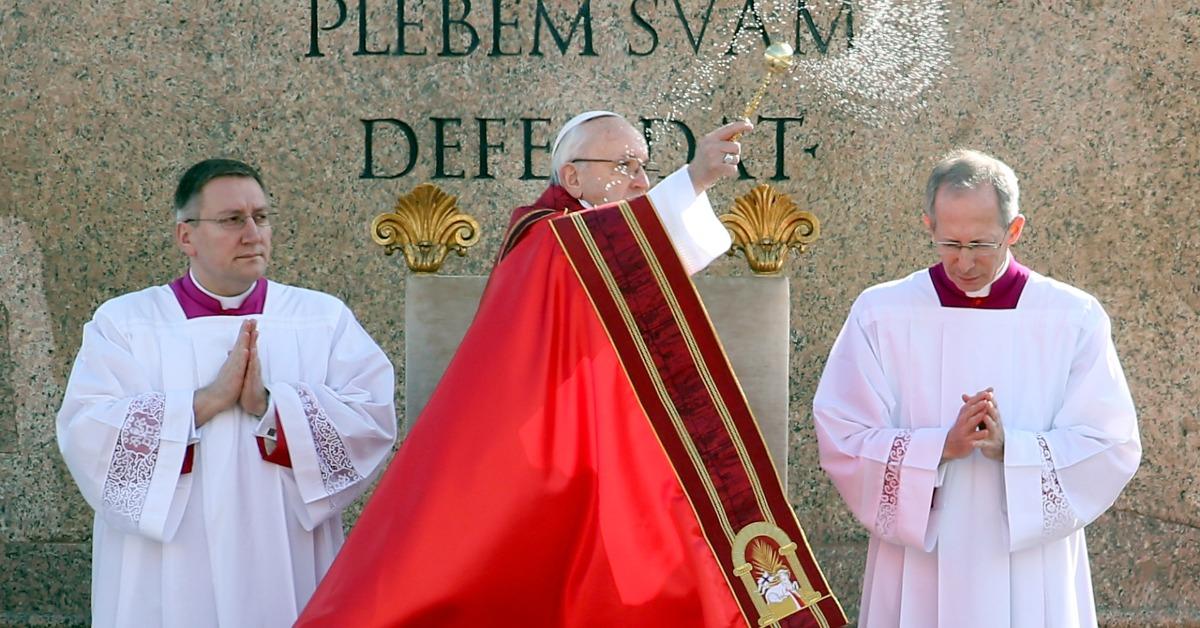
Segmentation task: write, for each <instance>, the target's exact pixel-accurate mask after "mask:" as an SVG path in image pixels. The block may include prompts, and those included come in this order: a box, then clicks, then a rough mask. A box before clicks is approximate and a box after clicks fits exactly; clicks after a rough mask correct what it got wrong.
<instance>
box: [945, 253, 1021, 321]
mask: <svg viewBox="0 0 1200 628" xmlns="http://www.w3.org/2000/svg"><path fill="white" fill-rule="evenodd" d="M929 278H930V279H932V280H933V289H934V290H936V291H937V295H938V300H939V301H941V303H942V307H966V308H973V309H979V310H1011V309H1014V308H1016V307H1017V302H1019V301H1020V300H1021V292H1022V291H1023V290H1024V289H1025V283H1026V282H1027V281H1029V269H1028V268H1025V267H1024V266H1022V265H1021V264H1019V263H1017V260H1016V258H1013V259H1012V260H1010V261H1009V264H1008V270H1006V271H1004V274H1003V275H1001V276H1000V278H999V279H997V280H996V281H995V282H993V283H992V290H991V292H990V293H988V296H986V297H969V296H967V293H965V292H963V291H962V290H959V289H958V286H956V285H954V282H953V281H951V280H950V276H949V275H947V274H946V269H945V268H943V267H942V265H941V264H940V263H939V264H938V265H936V266H933V267H931V268H930V269H929Z"/></svg>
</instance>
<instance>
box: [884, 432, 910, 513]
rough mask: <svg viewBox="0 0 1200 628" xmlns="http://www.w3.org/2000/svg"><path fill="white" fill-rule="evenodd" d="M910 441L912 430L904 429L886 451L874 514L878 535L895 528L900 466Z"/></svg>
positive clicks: (898, 499) (898, 501)
mask: <svg viewBox="0 0 1200 628" xmlns="http://www.w3.org/2000/svg"><path fill="white" fill-rule="evenodd" d="M910 442H912V432H910V431H908V430H905V431H903V432H901V433H900V435H899V436H897V437H896V438H895V439H893V440H892V450H891V451H890V452H889V453H888V461H887V467H886V468H885V469H884V471H883V492H882V493H881V494H880V496H879V510H878V512H877V513H876V515H875V530H876V531H878V533H879V535H880V536H883V537H889V536H892V532H893V530H895V528H896V514H897V510H899V504H900V466H901V465H902V464H903V463H904V456H905V455H906V454H907V453H908V444H909V443H910Z"/></svg>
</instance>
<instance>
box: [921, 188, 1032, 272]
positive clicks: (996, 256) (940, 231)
mask: <svg viewBox="0 0 1200 628" xmlns="http://www.w3.org/2000/svg"><path fill="white" fill-rule="evenodd" d="M933 216H934V220H933V221H932V222H931V221H930V219H929V217H928V216H925V217H924V218H925V225H926V227H928V228H929V232H930V234H931V235H932V236H933V241H934V242H935V243H951V244H949V245H948V244H940V245H935V248H937V251H938V256H939V257H941V260H942V266H943V267H944V268H945V269H946V274H947V275H949V277H950V280H951V281H953V282H954V285H955V286H958V289H959V290H962V291H963V292H975V291H977V290H981V289H983V287H984V286H986V285H988V284H989V283H991V281H992V280H993V279H994V278H995V277H996V273H997V272H998V271H999V270H1000V268H1001V266H1003V264H1004V260H1005V257H1006V254H1007V252H1008V247H1009V246H1011V245H1013V244H1015V243H1016V241H1017V239H1018V238H1020V237H1021V229H1022V228H1023V227H1024V224H1025V218H1024V217H1023V216H1017V217H1016V218H1015V219H1014V220H1013V221H1012V223H1011V224H1009V225H1004V224H1001V222H1000V201H999V199H998V198H997V197H996V190H995V189H993V188H992V186H991V185H980V186H977V187H975V188H974V189H957V188H953V187H949V186H943V187H941V188H939V189H938V191H937V194H936V195H935V196H934V199H933ZM954 243H957V244H968V243H976V244H981V243H982V244H989V243H991V244H999V246H997V247H995V248H987V247H976V248H974V249H973V250H966V249H962V248H960V247H957V246H953V244H954Z"/></svg>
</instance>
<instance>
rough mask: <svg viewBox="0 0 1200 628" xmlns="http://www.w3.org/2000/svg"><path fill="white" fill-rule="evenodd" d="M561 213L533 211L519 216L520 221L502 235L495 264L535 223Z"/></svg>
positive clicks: (554, 210)
mask: <svg viewBox="0 0 1200 628" xmlns="http://www.w3.org/2000/svg"><path fill="white" fill-rule="evenodd" d="M561 213H563V212H562V211H561V210H556V209H535V210H532V211H530V212H529V213H527V214H525V215H524V216H521V218H520V219H518V220H517V221H516V222H515V223H513V225H512V226H511V227H509V228H508V232H507V233H505V234H504V240H503V241H501V243H500V253H498V254H497V255H496V263H497V264H499V263H500V260H502V259H504V258H505V257H506V256H507V255H508V253H509V251H512V250H513V247H515V246H516V245H517V243H518V242H520V241H521V238H523V237H524V236H525V233H526V232H528V231H529V228H530V227H532V226H533V225H534V224H535V223H536V222H537V221H539V220H541V219H543V218H546V217H548V216H553V215H555V214H561Z"/></svg>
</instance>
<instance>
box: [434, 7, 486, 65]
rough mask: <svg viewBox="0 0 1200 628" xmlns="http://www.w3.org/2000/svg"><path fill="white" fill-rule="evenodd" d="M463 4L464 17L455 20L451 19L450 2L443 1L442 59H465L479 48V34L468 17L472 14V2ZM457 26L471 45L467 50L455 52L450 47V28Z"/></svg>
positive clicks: (468, 45)
mask: <svg viewBox="0 0 1200 628" xmlns="http://www.w3.org/2000/svg"><path fill="white" fill-rule="evenodd" d="M460 1H461V2H462V7H463V12H462V17H461V18H459V19H454V18H451V17H450V0H442V53H441V55H439V56H442V57H465V56H467V55H469V54H471V53H472V52H475V49H476V48H478V47H479V32H478V31H476V30H475V27H474V26H471V25H470V24H469V23H468V22H467V16H468V15H470V14H471V0H460ZM451 26H457V27H459V28H460V29H462V30H463V31H465V32H466V33H467V38H468V39H469V40H470V42H471V43H469V44H467V49H466V50H455V49H454V47H453V46H451V45H450V41H451V37H450V27H451Z"/></svg>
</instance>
